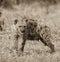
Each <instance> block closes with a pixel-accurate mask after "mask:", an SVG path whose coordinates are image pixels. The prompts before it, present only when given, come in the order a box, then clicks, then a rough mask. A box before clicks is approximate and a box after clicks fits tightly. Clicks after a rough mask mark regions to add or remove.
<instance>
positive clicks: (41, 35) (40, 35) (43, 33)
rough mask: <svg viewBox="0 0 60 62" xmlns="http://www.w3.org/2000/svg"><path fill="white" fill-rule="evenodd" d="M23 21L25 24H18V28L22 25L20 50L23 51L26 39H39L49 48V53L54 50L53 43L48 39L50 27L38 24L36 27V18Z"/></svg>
mask: <svg viewBox="0 0 60 62" xmlns="http://www.w3.org/2000/svg"><path fill="white" fill-rule="evenodd" d="M25 21H26V25H25V26H24V25H23V26H20V28H21V27H22V30H21V32H22V33H23V34H22V35H23V37H22V38H23V41H22V47H21V51H22V52H23V51H24V46H25V43H26V40H38V41H39V40H41V42H42V43H43V44H44V45H46V46H48V47H49V48H50V49H51V53H53V52H55V49H54V45H53V44H52V43H51V40H50V37H51V32H50V28H49V27H48V26H40V28H39V29H38V24H37V20H33V19H26V20H25Z"/></svg>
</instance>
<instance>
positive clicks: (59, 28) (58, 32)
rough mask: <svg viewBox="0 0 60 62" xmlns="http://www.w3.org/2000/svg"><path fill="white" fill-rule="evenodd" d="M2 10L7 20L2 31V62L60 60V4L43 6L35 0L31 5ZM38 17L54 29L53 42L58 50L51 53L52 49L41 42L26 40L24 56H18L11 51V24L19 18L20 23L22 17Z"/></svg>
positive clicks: (57, 61) (53, 61)
mask: <svg viewBox="0 0 60 62" xmlns="http://www.w3.org/2000/svg"><path fill="white" fill-rule="evenodd" d="M0 11H2V13H3V14H2V18H1V20H2V19H4V21H5V25H4V30H5V31H4V32H0V62H60V4H56V5H51V6H49V8H48V13H47V9H46V7H41V6H40V4H39V3H37V2H35V3H34V4H31V5H26V4H21V5H19V6H14V8H13V9H4V8H2V7H1V8H0ZM24 16H26V17H29V18H32V19H37V20H38V23H40V24H43V25H44V24H46V25H48V26H49V27H50V28H51V31H52V36H53V37H52V43H53V44H54V45H55V50H56V52H55V53H54V54H50V53H49V51H50V49H49V48H48V47H46V46H44V45H43V44H42V43H41V42H37V41H28V40H27V42H26V45H25V49H24V53H23V56H22V55H21V56H20V57H18V56H17V54H16V53H15V51H14V52H12V53H11V52H10V51H11V50H10V49H12V47H13V45H14V40H13V38H14V37H13V35H14V34H13V33H11V25H12V24H13V21H14V20H15V19H16V18H17V19H18V20H19V24H20V23H21V20H22V17H24ZM21 42H22V39H21V38H20V39H19V47H21Z"/></svg>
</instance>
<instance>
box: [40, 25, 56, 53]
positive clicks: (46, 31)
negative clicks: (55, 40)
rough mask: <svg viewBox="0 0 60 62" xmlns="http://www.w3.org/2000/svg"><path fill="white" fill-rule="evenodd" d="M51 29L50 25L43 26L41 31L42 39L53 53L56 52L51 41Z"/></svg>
mask: <svg viewBox="0 0 60 62" xmlns="http://www.w3.org/2000/svg"><path fill="white" fill-rule="evenodd" d="M51 37H52V36H51V31H50V28H49V27H48V26H43V27H42V28H41V32H40V40H41V41H42V42H43V44H45V45H46V46H48V47H49V48H50V49H51V53H53V52H55V48H54V45H53V44H52V42H51Z"/></svg>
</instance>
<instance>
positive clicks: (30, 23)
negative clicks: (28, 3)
mask: <svg viewBox="0 0 60 62" xmlns="http://www.w3.org/2000/svg"><path fill="white" fill-rule="evenodd" d="M33 25H34V26H33ZM36 26H37V23H36V20H33V19H24V20H23V21H22V23H21V24H20V26H19V28H20V31H21V32H22V33H24V31H26V30H31V28H32V27H33V28H34V27H36ZM27 27H28V29H27Z"/></svg>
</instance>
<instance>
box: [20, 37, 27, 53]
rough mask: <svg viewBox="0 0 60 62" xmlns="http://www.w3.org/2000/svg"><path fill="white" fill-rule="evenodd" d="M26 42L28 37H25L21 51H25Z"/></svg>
mask: <svg viewBox="0 0 60 62" xmlns="http://www.w3.org/2000/svg"><path fill="white" fill-rule="evenodd" d="M25 43H26V39H24V38H23V42H22V47H21V51H22V52H23V51H24V46H25Z"/></svg>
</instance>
